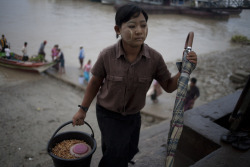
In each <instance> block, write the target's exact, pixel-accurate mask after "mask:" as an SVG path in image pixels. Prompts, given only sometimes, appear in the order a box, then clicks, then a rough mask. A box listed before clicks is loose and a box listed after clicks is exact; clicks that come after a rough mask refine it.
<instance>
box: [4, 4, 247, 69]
mask: <svg viewBox="0 0 250 167" xmlns="http://www.w3.org/2000/svg"><path fill="white" fill-rule="evenodd" d="M0 16H1V17H0V34H4V35H5V36H6V38H7V40H8V42H10V45H11V51H13V52H16V53H19V54H21V49H22V47H23V43H24V42H25V41H27V42H28V54H29V55H35V54H37V52H38V49H39V47H40V44H41V43H42V42H43V41H44V40H47V45H46V47H45V52H46V54H47V55H46V58H47V59H48V60H51V56H50V55H51V49H52V47H53V46H54V45H55V44H58V45H59V47H60V48H61V50H62V51H63V53H64V55H65V61H66V63H65V66H66V68H67V66H76V67H79V62H78V54H79V47H80V46H84V49H85V52H86V60H87V59H91V60H92V62H95V60H96V59H97V57H98V54H99V53H100V51H101V50H102V49H103V48H105V47H106V46H109V45H111V44H113V43H115V42H116V41H117V39H116V37H115V31H114V28H113V27H114V24H115V19H114V17H115V10H114V8H113V6H111V5H103V4H101V3H98V2H92V1H90V0H1V6H0ZM249 20H250V10H243V12H242V13H241V14H240V15H239V16H236V17H235V16H234V17H230V18H229V19H228V20H213V19H203V18H193V17H190V16H184V15H172V14H171V15H170V14H169V15H160V14H157V15H154V14H150V15H149V20H148V26H149V34H148V37H147V39H146V41H145V43H147V44H149V45H150V46H151V47H153V48H155V49H156V50H157V51H159V52H160V53H161V54H162V55H163V57H164V60H165V61H167V62H169V61H175V60H176V59H178V58H181V55H182V51H183V47H184V43H185V40H186V37H187V34H188V32H189V31H193V32H194V34H195V36H194V42H193V49H194V50H195V51H196V53H197V55H204V54H207V53H210V52H214V51H223V50H227V49H229V48H231V47H233V46H232V45H231V43H230V39H231V37H232V35H236V34H242V35H245V36H247V37H248V38H250V31H249V27H250V22H249ZM86 60H85V63H86V62H87V61H86Z"/></svg>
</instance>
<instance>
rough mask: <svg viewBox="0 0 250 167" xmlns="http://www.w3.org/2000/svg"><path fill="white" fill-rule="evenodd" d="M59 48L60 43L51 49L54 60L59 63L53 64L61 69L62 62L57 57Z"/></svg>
mask: <svg viewBox="0 0 250 167" xmlns="http://www.w3.org/2000/svg"><path fill="white" fill-rule="evenodd" d="M58 49H59V45H57V44H56V45H54V47H53V48H52V49H51V58H52V61H56V62H57V63H56V64H55V65H54V66H53V68H55V69H56V70H57V71H59V66H60V62H59V59H57V57H58V53H59V52H58Z"/></svg>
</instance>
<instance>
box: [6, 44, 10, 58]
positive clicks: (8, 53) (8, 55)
mask: <svg viewBox="0 0 250 167" xmlns="http://www.w3.org/2000/svg"><path fill="white" fill-rule="evenodd" d="M4 52H5V56H6V58H7V59H10V58H11V56H10V48H9V46H8V45H6V46H5V49H4Z"/></svg>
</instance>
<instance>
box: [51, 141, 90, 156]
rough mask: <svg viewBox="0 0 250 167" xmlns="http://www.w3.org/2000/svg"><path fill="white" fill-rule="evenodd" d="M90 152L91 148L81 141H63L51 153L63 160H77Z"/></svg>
mask: <svg viewBox="0 0 250 167" xmlns="http://www.w3.org/2000/svg"><path fill="white" fill-rule="evenodd" d="M90 151H91V147H90V146H89V145H88V144H87V143H86V142H85V141H83V140H76V139H71V140H63V141H62V142H60V143H57V144H56V146H55V147H54V148H52V153H53V154H55V155H56V156H58V157H60V158H63V159H77V158H80V157H84V156H85V155H87V154H88V153H89V152H90Z"/></svg>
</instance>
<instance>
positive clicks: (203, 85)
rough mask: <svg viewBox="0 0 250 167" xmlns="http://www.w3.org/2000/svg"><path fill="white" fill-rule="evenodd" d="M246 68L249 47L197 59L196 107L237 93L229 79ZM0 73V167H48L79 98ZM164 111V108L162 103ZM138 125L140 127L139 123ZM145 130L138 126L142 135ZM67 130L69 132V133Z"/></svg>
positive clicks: (37, 80)
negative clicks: (50, 148)
mask: <svg viewBox="0 0 250 167" xmlns="http://www.w3.org/2000/svg"><path fill="white" fill-rule="evenodd" d="M198 56H199V55H198ZM249 64H250V46H249V45H239V46H238V47H237V48H235V49H229V50H226V51H221V52H213V53H209V54H206V55H200V56H199V57H198V65H197V67H196V69H195V70H194V71H193V73H192V74H191V77H196V78H197V86H198V87H199V89H200V94H201V96H200V97H199V98H198V99H197V101H196V103H195V107H196V106H199V105H202V104H205V103H208V102H210V101H212V100H216V99H218V98H220V97H223V96H226V95H228V94H231V93H233V92H235V91H236V90H237V89H241V88H242V86H240V85H244V83H235V82H232V81H231V80H230V76H231V75H233V74H234V73H235V72H237V70H241V71H245V72H246V73H247V74H248V75H249V74H250V66H249ZM167 65H168V67H169V69H170V71H171V72H172V74H175V73H176V72H177V68H176V66H175V62H167ZM0 68H1V70H0V85H1V87H0V98H1V101H0V105H1V110H0V117H1V121H0V127H1V130H0V135H1V136H2V140H1V147H0V156H1V160H0V164H2V166H20V165H21V166H22V165H23V166H27V167H28V166H30V167H33V166H39V167H45V166H50V165H51V161H52V159H51V157H50V156H49V155H48V154H47V150H46V146H47V143H48V141H49V139H50V137H51V135H52V134H53V133H54V131H55V129H56V128H57V127H59V126H60V125H62V124H63V123H65V122H66V121H68V119H69V118H72V116H73V113H75V110H76V107H75V106H77V105H78V102H79V101H81V100H82V96H83V93H82V92H80V91H79V90H76V89H74V88H73V87H71V86H68V85H67V84H62V83H61V82H60V81H58V80H55V79H52V78H51V77H49V76H47V75H37V74H34V73H25V72H20V71H15V70H12V69H10V70H9V69H7V68H4V67H0ZM161 96H162V97H164V96H165V95H164V94H163V95H161ZM167 98H169V99H171V101H174V99H175V93H172V94H168V95H167ZM162 103H164V102H162ZM93 104H95V102H93ZM164 105H169V104H168V103H164ZM171 105H173V104H170V105H169V106H170V107H168V108H169V110H168V109H167V110H166V112H169V113H170V114H171V113H172V108H171ZM170 108H171V109H170ZM89 110H90V112H88V117H87V119H88V123H90V124H91V126H92V128H93V130H94V132H95V139H96V141H97V143H99V144H100V132H99V128H98V125H97V121H96V116H95V112H94V111H95V105H91V107H90V109H89ZM168 120H171V118H170V119H168ZM142 123H143V124H145V120H144V119H142ZM156 123H158V122H154V121H152V122H151V123H150V125H153V124H156ZM150 125H149V126H150ZM145 127H146V126H143V125H142V130H143V128H145ZM68 128H69V129H70V130H72V127H70V126H69V127H68ZM68 128H67V129H66V130H68ZM75 128H80V129H79V130H85V129H82V128H84V127H75ZM73 130H75V129H73ZM77 130H78V129H77Z"/></svg>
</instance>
